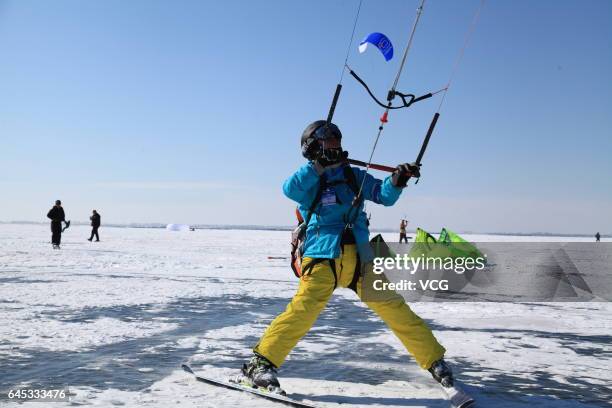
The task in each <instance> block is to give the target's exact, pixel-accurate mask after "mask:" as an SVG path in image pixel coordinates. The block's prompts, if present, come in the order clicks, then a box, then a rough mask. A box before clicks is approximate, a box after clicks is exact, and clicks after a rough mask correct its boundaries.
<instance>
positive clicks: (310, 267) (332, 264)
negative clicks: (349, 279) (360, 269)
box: [302, 258, 338, 290]
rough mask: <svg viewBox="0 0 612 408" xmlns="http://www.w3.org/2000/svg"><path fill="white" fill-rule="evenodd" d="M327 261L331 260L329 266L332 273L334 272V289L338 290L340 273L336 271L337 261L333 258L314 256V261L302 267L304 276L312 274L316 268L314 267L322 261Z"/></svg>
mask: <svg viewBox="0 0 612 408" xmlns="http://www.w3.org/2000/svg"><path fill="white" fill-rule="evenodd" d="M325 261H328V262H329V266H330V268H331V271H332V273H333V274H334V290H336V287H337V286H338V274H337V273H336V261H335V260H333V259H327V258H314V259H313V260H312V262H310V263H309V264H308V265H306V266H304V268H303V269H302V276H307V275H310V274H311V273H312V270H313V269H314V267H315V266H316V265H318V264H320V263H323V262H325Z"/></svg>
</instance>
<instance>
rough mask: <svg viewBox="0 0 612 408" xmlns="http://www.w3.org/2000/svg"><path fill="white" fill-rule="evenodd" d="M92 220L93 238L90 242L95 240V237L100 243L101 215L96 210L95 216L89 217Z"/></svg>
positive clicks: (94, 211)
mask: <svg viewBox="0 0 612 408" xmlns="http://www.w3.org/2000/svg"><path fill="white" fill-rule="evenodd" d="M89 219H90V220H91V236H90V237H89V239H88V241H91V240H93V237H94V235H95V236H96V242H99V241H100V236H99V235H98V228H100V214H98V212H97V211H96V210H93V214H92V216H91V217H89Z"/></svg>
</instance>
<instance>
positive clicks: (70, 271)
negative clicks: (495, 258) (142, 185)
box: [0, 224, 612, 408]
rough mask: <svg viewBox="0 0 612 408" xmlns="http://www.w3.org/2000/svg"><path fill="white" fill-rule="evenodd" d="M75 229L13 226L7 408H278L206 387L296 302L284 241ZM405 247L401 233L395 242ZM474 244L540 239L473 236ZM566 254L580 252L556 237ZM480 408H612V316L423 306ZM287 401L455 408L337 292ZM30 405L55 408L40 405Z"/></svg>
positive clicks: (291, 373) (304, 346)
mask: <svg viewBox="0 0 612 408" xmlns="http://www.w3.org/2000/svg"><path fill="white" fill-rule="evenodd" d="M100 234H101V239H102V242H99V243H90V242H88V241H86V238H87V237H88V236H89V228H88V227H85V226H72V227H71V228H70V229H68V230H67V231H66V233H65V234H64V236H63V238H62V239H63V244H62V249H61V250H60V251H54V250H52V249H51V245H50V244H49V239H50V231H49V227H48V226H46V225H19V224H0V391H1V395H0V405H1V406H3V407H14V406H18V405H21V404H18V403H17V402H11V401H8V400H7V399H6V393H7V392H8V390H9V389H15V388H17V387H30V388H41V387H42V388H58V387H66V386H68V387H69V388H70V390H71V392H73V393H75V395H74V397H73V398H72V402H65V403H61V402H57V403H53V407H58V408H59V407H62V406H72V405H74V404H79V405H81V404H82V405H96V406H128V407H129V406H145V407H168V406H181V407H182V406H185V407H234V406H249V407H266V406H274V405H275V404H274V403H271V402H268V401H265V400H262V399H257V397H253V396H250V395H248V394H243V393H237V392H231V391H227V390H224V389H220V388H215V387H212V386H209V385H205V384H202V383H197V382H195V381H194V380H193V379H192V378H191V377H190V376H189V375H188V374H186V373H184V372H183V371H182V370H181V369H180V364H181V363H182V362H189V363H190V364H191V365H192V366H193V367H194V369H196V371H205V372H207V373H208V374H212V375H218V376H221V377H223V376H226V375H229V374H231V373H232V372H233V370H236V369H237V368H238V367H240V365H241V364H242V362H243V361H245V360H246V359H247V357H248V356H249V353H250V348H251V347H252V346H253V345H254V344H255V343H256V342H257V340H258V338H259V336H260V335H261V333H262V332H263V330H264V328H265V327H266V325H267V324H268V323H269V322H270V321H271V319H272V318H274V316H275V315H276V314H278V313H279V312H280V311H282V310H283V309H284V307H285V305H286V303H287V302H288V301H289V299H290V298H291V296H292V295H293V292H294V291H295V289H296V287H297V280H296V279H295V278H294V277H293V274H292V272H291V270H290V268H289V266H288V260H286V259H269V258H268V257H284V256H287V252H288V248H289V244H288V240H289V233H288V232H283V231H241V230H197V231H193V232H190V231H182V232H172V231H167V230H165V229H134V228H102V229H101V230H100ZM383 235H384V236H385V238H389V239H390V240H395V239H396V234H383ZM466 238H468V239H470V240H474V241H507V242H510V241H515V242H516V241H530V240H533V241H538V240H542V238H538V237H508V236H503V237H500V236H487V235H478V236H475V235H474V236H469V235H468V236H466ZM546 240H547V241H551V240H559V241H565V240H569V239H568V238H548V237H547V238H546ZM411 306H412V308H413V309H414V310H415V311H416V312H417V313H418V314H419V315H420V316H421V317H423V318H424V319H425V320H426V321H427V322H428V323H429V324H430V325H431V327H432V328H433V329H434V331H435V334H436V336H437V337H438V338H439V340H440V341H441V343H442V344H444V345H445V347H446V348H447V350H448V352H447V359H448V360H449V361H450V362H451V363H452V364H453V366H454V367H455V368H456V372H457V374H458V378H459V379H460V380H461V381H462V382H463V384H465V388H466V389H467V390H468V391H469V392H470V393H472V394H473V395H474V396H475V397H476V398H477V400H478V401H479V406H480V407H502V408H504V407H512V408H514V407H532V406H534V407H601V406H611V401H612V381H611V380H610V378H611V376H612V313H611V311H612V306H611V304H610V303H605V302H589V303H528V302H523V303H493V302H489V303H459V302H449V303H415V304H412V305H411ZM280 375H281V382H282V384H283V386H284V388H286V389H287V391H288V392H289V393H290V394H292V396H294V397H296V398H298V399H304V400H307V401H309V402H311V403H313V404H315V405H317V406H321V407H338V406H343V407H347V408H349V407H374V406H410V407H447V406H448V402H446V401H445V400H444V399H443V393H442V391H441V390H440V389H439V387H438V386H437V385H436V384H435V383H434V382H433V380H432V379H431V378H430V376H429V375H428V374H427V373H425V372H423V371H422V370H421V369H419V368H418V367H417V366H416V365H415V364H414V362H413V361H412V359H411V357H410V356H409V355H408V354H407V353H406V352H405V350H404V349H403V347H402V345H401V344H400V343H399V341H398V340H397V339H395V337H394V336H393V334H392V333H390V332H389V331H388V330H387V329H386V327H385V326H384V324H383V323H382V322H380V321H379V320H378V319H377V318H376V317H375V316H374V315H373V314H372V313H371V312H369V311H368V310H367V308H365V307H364V306H363V305H362V304H361V303H360V302H359V301H358V300H357V298H356V296H355V295H354V294H353V293H352V292H351V291H350V290H347V289H340V290H338V291H337V292H336V294H335V296H334V297H333V299H332V301H331V302H330V304H329V305H328V307H327V308H326V309H325V311H324V312H323V313H322V315H321V316H320V318H319V320H318V321H317V323H316V325H315V327H314V328H313V330H312V331H311V332H310V333H309V334H308V335H307V336H306V337H305V338H304V339H303V340H302V341H301V342H300V343H299V344H298V346H297V347H296V348H295V350H294V351H293V352H292V353H291V355H290V356H289V359H288V361H287V362H286V364H285V365H284V366H283V367H282V370H281V371H280ZM25 405H26V406H30V405H31V406H48V405H49V404H48V403H43V402H40V403H35V402H27V403H25Z"/></svg>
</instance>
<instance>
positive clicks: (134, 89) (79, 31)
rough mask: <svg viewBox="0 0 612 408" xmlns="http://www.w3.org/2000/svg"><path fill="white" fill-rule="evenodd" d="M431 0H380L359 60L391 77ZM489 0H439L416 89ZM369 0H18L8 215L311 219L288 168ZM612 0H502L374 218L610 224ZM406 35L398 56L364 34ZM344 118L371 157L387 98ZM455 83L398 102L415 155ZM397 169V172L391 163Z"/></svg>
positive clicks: (422, 29) (393, 134) (2, 109)
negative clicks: (403, 104) (413, 166)
mask: <svg viewBox="0 0 612 408" xmlns="http://www.w3.org/2000/svg"><path fill="white" fill-rule="evenodd" d="M417 3H418V2H417V1H385V2H376V1H372V0H364V4H363V7H362V11H361V17H360V20H359V22H358V26H357V31H356V42H355V43H354V44H353V47H352V50H351V55H350V60H349V64H350V65H351V66H352V67H353V68H354V69H355V70H356V71H357V72H358V73H359V74H360V75H362V77H364V78H365V79H367V81H368V83H369V84H370V85H371V87H372V88H373V89H374V90H375V92H376V93H377V94H378V95H381V96H384V95H385V94H386V91H387V90H388V88H389V86H390V85H391V82H392V80H393V77H394V75H395V72H396V70H397V67H398V64H399V58H398V57H399V55H400V53H401V51H402V50H403V47H404V46H405V44H406V40H407V37H408V34H409V32H410V28H411V25H412V21H413V19H414V14H415V9H416V7H417ZM478 4H479V2H478V1H476V0H470V1H468V0H466V1H461V2H457V1H441V0H439V1H431V0H430V1H429V2H428V3H427V4H426V6H425V10H424V14H423V17H422V20H421V24H420V26H419V28H418V31H417V34H416V37H415V42H414V45H413V48H412V50H411V54H410V55H409V57H408V62H407V65H406V68H405V70H404V74H403V76H402V78H401V81H400V86H399V89H400V90H402V91H404V92H414V93H417V94H420V93H425V92H427V91H431V90H436V89H439V88H441V87H442V86H443V85H444V84H445V83H446V81H447V80H448V77H449V75H450V72H451V69H452V66H453V62H454V60H455V58H456V56H457V53H458V52H459V50H460V48H461V45H462V43H463V39H464V35H465V32H466V30H467V28H468V26H469V24H470V21H471V19H472V16H473V14H474V12H475V11H476V9H477V8H478ZM357 5H358V2H357V1H309V2H293V1H280V0H279V1H260V2H254V1H246V0H244V1H223V2H212V1H178V2H177V1H129V2H125V1H113V0H110V1H104V2H102V1H90V2H82V1H65V0H62V1H55V2H46V1H42V0H41V1H29V0H24V1H0V60H1V63H0V95H2V96H1V97H0V146H1V150H0V151H1V154H2V160H1V161H0V189H1V191H2V193H3V194H2V196H3V198H2V200H1V202H0V220H4V221H10V220H32V221H38V220H40V221H43V220H44V217H45V214H46V211H47V210H48V209H49V208H50V206H51V205H52V203H53V201H54V200H55V199H56V198H60V199H62V201H63V202H64V204H65V208H66V211H67V214H68V218H72V219H75V220H86V219H87V218H88V217H89V214H90V212H91V209H92V208H97V209H98V210H99V211H100V213H101V214H102V215H103V218H104V220H105V221H107V222H118V223H121V222H162V223H165V222H181V223H193V224H195V223H203V224H216V223H224V224H260V225H290V224H293V222H294V220H293V211H292V208H293V203H291V202H290V201H289V200H288V199H286V198H285V197H284V196H283V195H282V191H281V185H282V182H283V180H284V179H285V178H286V177H287V176H289V175H290V174H291V173H292V172H293V171H294V170H295V169H296V168H297V167H298V166H299V165H301V164H302V163H303V159H302V158H301V155H300V151H299V136H300V134H301V132H302V130H303V128H304V127H305V126H306V125H307V124H308V123H309V122H311V121H313V120H316V119H320V118H323V117H324V116H325V115H326V113H327V109H328V107H329V103H330V101H331V97H332V94H333V90H334V87H335V85H336V83H337V82H338V79H339V76H340V72H341V68H342V63H343V61H344V56H345V52H346V47H347V45H348V40H349V37H350V32H351V28H352V24H353V18H354V15H355V12H356V9H357ZM611 17H612V3H610V2H609V1H604V0H600V1H596V0H589V1H577V0H576V1H537V2H534V1H527V0H525V1H512V2H510V1H489V2H487V3H486V5H485V8H484V10H483V12H482V15H481V19H480V22H479V24H478V26H477V28H476V31H475V33H474V35H473V38H472V41H471V43H470V45H469V47H468V49H467V51H466V54H465V57H464V60H463V62H462V65H461V66H460V69H459V71H458V73H457V75H456V78H455V82H454V83H453V86H452V88H451V90H450V92H449V94H448V97H447V100H446V102H445V105H444V106H443V109H442V112H441V113H442V116H441V119H440V122H439V125H438V127H437V129H436V132H435V134H434V137H433V139H432V141H431V143H430V146H429V149H428V151H427V154H426V156H425V160H424V165H423V169H422V173H423V177H422V179H421V181H420V182H419V184H417V185H416V186H414V185H411V186H409V187H408V188H407V190H406V191H405V192H404V194H403V196H402V198H401V199H400V201H399V202H398V203H397V205H396V206H395V207H392V208H378V207H376V206H374V205H371V206H368V211H371V212H372V214H373V215H372V221H373V225H374V226H376V227H391V226H395V225H396V224H398V222H399V221H398V218H400V217H403V216H406V217H408V219H410V220H411V225H410V226H411V227H413V228H414V227H416V226H422V227H425V228H427V229H432V230H437V229H439V228H440V227H442V226H447V227H449V228H451V229H455V230H459V231H467V230H470V231H506V232H509V231H526V232H533V231H555V232H580V233H591V232H593V233H594V232H595V231H597V230H600V231H602V232H612V216H610V214H612V183H611V182H610V180H611V176H612V160H610V155H611V154H612V140H611V137H610V135H611V132H610V128H611V127H612V126H611V122H612V112H611V111H612V109H611V107H612V104H611V102H610V101H611V97H612V81H610V72H612V41H611V40H612V27H611V25H610V24H609V21H610V18H611ZM373 31H381V32H384V33H385V34H387V35H388V36H389V37H390V38H391V40H392V41H393V42H394V45H395V48H396V58H394V59H393V60H392V61H390V62H389V63H385V61H384V59H383V58H382V57H381V56H380V55H378V54H377V53H376V52H375V50H372V49H370V50H368V51H367V52H366V53H364V54H358V52H357V43H358V41H359V40H360V39H361V38H363V37H364V36H365V35H366V34H368V33H370V32H373ZM343 84H344V91H343V94H342V96H341V100H340V102H339V105H338V109H337V111H336V116H335V119H334V121H335V122H336V123H337V124H338V125H339V126H340V128H341V129H342V131H343V134H344V139H343V143H344V147H345V148H346V149H347V150H349V152H350V153H351V156H352V157H354V158H358V159H363V160H365V159H367V155H368V153H369V150H370V149H371V146H372V143H373V139H374V137H375V134H376V129H377V126H378V117H379V116H380V114H381V109H380V108H379V107H377V106H376V105H374V104H373V103H372V102H371V101H370V100H369V98H368V97H367V95H366V94H365V92H364V91H363V90H362V89H361V88H360V87H359V86H358V85H357V84H356V83H355V82H354V81H353V80H352V78H350V77H347V78H345V79H344V82H343ZM438 102H439V100H438V99H431V100H429V101H424V102H421V103H420V104H418V105H415V106H414V107H413V108H411V109H410V110H404V111H396V112H393V113H392V114H391V115H390V122H389V124H388V125H387V128H386V130H385V133H384V134H383V138H382V140H381V142H380V144H379V147H378V148H377V150H376V153H375V157H374V158H375V161H376V162H380V163H384V164H388V165H395V164H397V163H400V162H405V161H412V160H414V158H415V157H416V154H417V152H418V148H419V145H420V143H421V140H422V137H423V135H424V132H425V130H426V129H427V126H428V124H429V121H430V119H431V116H432V115H433V113H434V112H435V109H436V107H437V105H438ZM374 174H375V175H378V176H381V177H382V176H385V175H384V174H381V173H374Z"/></svg>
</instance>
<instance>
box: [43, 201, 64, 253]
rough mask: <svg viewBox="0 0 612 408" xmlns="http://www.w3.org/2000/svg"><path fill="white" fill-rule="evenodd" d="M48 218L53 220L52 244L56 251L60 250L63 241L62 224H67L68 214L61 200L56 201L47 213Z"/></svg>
mask: <svg viewBox="0 0 612 408" xmlns="http://www.w3.org/2000/svg"><path fill="white" fill-rule="evenodd" d="M47 218H49V219H50V220H51V243H52V244H53V248H54V249H59V246H60V242H61V241H62V222H64V223H65V222H66V214H64V209H63V208H62V202H61V201H60V200H56V201H55V205H54V206H53V208H51V209H50V210H49V212H48V213H47Z"/></svg>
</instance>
